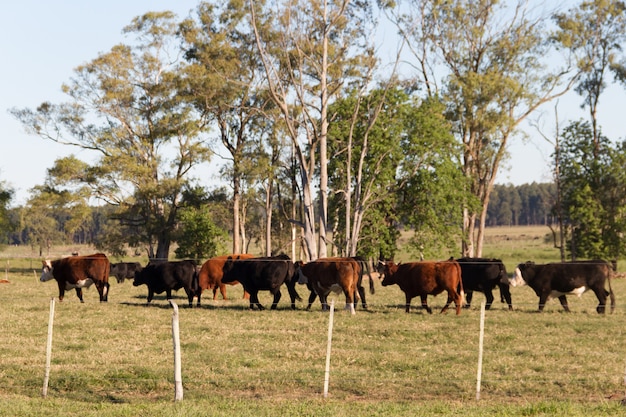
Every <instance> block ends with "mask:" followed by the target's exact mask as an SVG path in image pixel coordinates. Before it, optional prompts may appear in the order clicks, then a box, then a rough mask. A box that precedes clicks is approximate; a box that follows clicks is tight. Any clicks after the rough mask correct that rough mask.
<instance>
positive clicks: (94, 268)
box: [51, 253, 111, 284]
mask: <svg viewBox="0 0 626 417" xmlns="http://www.w3.org/2000/svg"><path fill="white" fill-rule="evenodd" d="M51 265H52V274H53V275H54V278H55V279H56V280H57V281H58V280H62V281H64V282H69V283H72V284H75V283H76V282H78V281H80V280H83V279H85V278H90V279H92V280H93V281H94V282H103V283H107V282H109V271H110V268H111V264H110V263H109V259H108V258H107V257H106V255H105V254H103V253H95V254H92V255H87V256H71V257H68V258H61V259H57V260H54V261H52V262H51Z"/></svg>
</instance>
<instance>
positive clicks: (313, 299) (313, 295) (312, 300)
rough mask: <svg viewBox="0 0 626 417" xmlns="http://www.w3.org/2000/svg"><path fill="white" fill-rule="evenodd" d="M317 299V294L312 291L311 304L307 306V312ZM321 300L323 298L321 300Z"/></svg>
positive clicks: (310, 295)
mask: <svg viewBox="0 0 626 417" xmlns="http://www.w3.org/2000/svg"><path fill="white" fill-rule="evenodd" d="M316 298H317V293H316V292H315V291H313V290H311V293H310V294H309V304H308V305H307V306H306V309H307V310H310V309H311V306H312V305H313V302H314V301H315V299H316ZM320 300H321V298H320Z"/></svg>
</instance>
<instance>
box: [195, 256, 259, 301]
mask: <svg viewBox="0 0 626 417" xmlns="http://www.w3.org/2000/svg"><path fill="white" fill-rule="evenodd" d="M250 258H254V255H248V254H245V253H243V254H238V255H235V254H233V255H222V256H215V257H213V258H211V259H209V260H207V261H206V262H205V263H204V264H202V268H200V272H199V273H198V287H199V288H198V307H199V306H200V297H201V295H202V291H204V290H206V289H209V288H211V289H212V290H213V299H214V300H216V299H217V289H218V288H219V290H220V292H221V293H222V298H223V299H224V300H226V299H227V298H226V285H225V284H223V283H222V275H223V274H224V272H223V269H224V264H225V263H226V261H228V260H230V259H250ZM238 283H239V281H233V282H229V284H230V285H236V284H238ZM246 295H247V294H246V293H245V292H244V297H245V296H246Z"/></svg>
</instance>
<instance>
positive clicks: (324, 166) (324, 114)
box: [319, 2, 331, 258]
mask: <svg viewBox="0 0 626 417" xmlns="http://www.w3.org/2000/svg"><path fill="white" fill-rule="evenodd" d="M327 19H328V16H327V4H326V2H324V22H327ZM330 26H331V25H329V24H327V25H326V29H325V30H324V37H323V39H322V68H321V74H320V75H321V76H320V94H321V96H320V119H321V120H320V121H321V126H320V138H319V139H320V212H319V218H320V220H319V221H320V223H319V256H320V258H325V257H326V256H327V247H326V237H327V236H326V230H327V228H328V148H327V139H328V84H327V79H326V78H327V76H328V75H327V74H328V36H329V34H328V28H330Z"/></svg>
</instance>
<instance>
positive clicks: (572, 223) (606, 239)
mask: <svg viewBox="0 0 626 417" xmlns="http://www.w3.org/2000/svg"><path fill="white" fill-rule="evenodd" d="M596 148H597V149H598V150H599V154H598V157H595V156H594V149H596ZM559 158H560V159H559V167H560V171H559V172H560V184H561V187H562V194H563V201H562V205H563V212H564V217H565V220H566V223H567V224H568V226H569V228H570V233H569V234H568V237H569V239H568V240H567V247H568V249H569V253H570V255H571V256H572V258H573V259H576V258H582V257H586V258H607V257H611V258H613V259H616V258H617V257H618V256H620V255H622V254H623V253H624V244H623V243H622V242H621V241H622V238H621V236H622V235H623V233H624V232H625V231H626V210H624V206H625V204H626V191H625V189H626V176H624V174H623V171H624V161H625V160H626V156H625V153H624V144H620V145H619V146H617V147H615V146H613V145H612V144H611V142H610V141H609V140H608V138H606V137H605V136H602V134H601V133H600V134H599V136H598V142H597V143H596V142H594V139H593V127H592V125H591V123H589V122H587V121H578V122H572V123H571V124H570V125H568V126H567V127H566V128H565V129H564V130H563V133H562V141H561V148H560V152H559Z"/></svg>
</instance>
